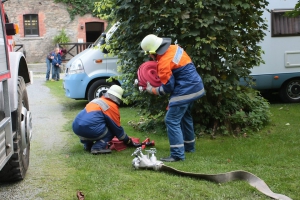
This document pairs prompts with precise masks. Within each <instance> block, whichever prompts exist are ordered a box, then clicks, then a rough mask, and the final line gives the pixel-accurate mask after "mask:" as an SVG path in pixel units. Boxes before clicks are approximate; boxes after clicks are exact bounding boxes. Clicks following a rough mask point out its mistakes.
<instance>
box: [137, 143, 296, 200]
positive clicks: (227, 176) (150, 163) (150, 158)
mask: <svg viewBox="0 0 300 200" xmlns="http://www.w3.org/2000/svg"><path fill="white" fill-rule="evenodd" d="M146 152H148V154H147V155H144V154H143V153H142V149H141V148H140V147H139V148H137V149H136V150H135V151H134V153H133V154H132V156H135V158H134V159H133V160H132V166H133V167H134V168H135V169H154V170H155V171H162V172H167V173H172V174H176V175H180V176H187V177H191V178H197V179H202V180H207V181H211V182H215V183H226V182H230V181H235V180H241V181H246V182H248V183H249V184H250V185H251V186H253V187H255V188H256V189H257V190H258V191H260V192H261V193H263V194H265V195H266V196H269V197H271V198H274V199H280V200H292V199H291V198H289V197H288V196H285V195H283V194H277V193H274V192H272V190H271V189H270V188H269V187H268V185H267V184H266V183H265V182H264V181H263V180H262V179H260V178H259V177H257V176H255V175H254V174H252V173H250V172H247V171H242V170H238V171H231V172H227V173H221V174H200V173H191V172H184V171H180V170H177V169H174V168H172V167H169V166H166V165H164V164H163V162H162V161H158V160H157V159H156V157H155V153H156V149H155V148H150V150H146Z"/></svg>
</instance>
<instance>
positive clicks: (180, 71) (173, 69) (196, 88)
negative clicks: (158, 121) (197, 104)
mask: <svg viewBox="0 0 300 200" xmlns="http://www.w3.org/2000/svg"><path fill="white" fill-rule="evenodd" d="M157 60H158V66H157V74H158V76H159V78H160V80H161V82H162V85H161V86H160V87H159V88H158V92H159V95H163V94H165V93H170V100H169V106H170V107H171V106H177V105H181V104H186V103H190V102H192V101H195V100H196V99H199V98H200V97H202V96H203V95H204V94H205V91H204V86H203V83H202V79H201V77H200V76H199V74H198V72H197V71H196V68H195V66H194V64H193V63H192V61H191V58H190V57H189V56H188V55H187V53H186V52H185V51H184V50H183V49H182V48H181V47H180V46H178V45H170V47H169V48H168V50H167V51H166V52H165V53H164V54H163V55H157Z"/></svg>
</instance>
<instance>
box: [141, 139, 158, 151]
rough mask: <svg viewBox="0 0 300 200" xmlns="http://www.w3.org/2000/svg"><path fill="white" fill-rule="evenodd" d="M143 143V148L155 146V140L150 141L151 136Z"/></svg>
mask: <svg viewBox="0 0 300 200" xmlns="http://www.w3.org/2000/svg"><path fill="white" fill-rule="evenodd" d="M141 144H142V149H145V148H146V147H148V146H150V147H153V146H155V142H154V140H152V141H150V138H146V139H145V140H144V141H143V142H142V143H141Z"/></svg>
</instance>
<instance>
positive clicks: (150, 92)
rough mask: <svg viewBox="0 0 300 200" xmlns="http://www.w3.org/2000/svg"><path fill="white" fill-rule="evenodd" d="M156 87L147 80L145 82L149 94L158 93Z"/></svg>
mask: <svg viewBox="0 0 300 200" xmlns="http://www.w3.org/2000/svg"><path fill="white" fill-rule="evenodd" d="M158 89H159V88H158V87H153V86H152V85H151V84H150V83H149V82H147V87H146V90H147V92H148V93H149V94H154V95H159V92H158Z"/></svg>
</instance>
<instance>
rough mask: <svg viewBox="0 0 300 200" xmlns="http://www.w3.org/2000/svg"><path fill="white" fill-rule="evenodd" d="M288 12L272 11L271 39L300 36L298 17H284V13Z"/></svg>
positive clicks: (299, 20) (299, 19)
mask: <svg viewBox="0 0 300 200" xmlns="http://www.w3.org/2000/svg"><path fill="white" fill-rule="evenodd" d="M286 11H288V10H272V12H271V27H272V29H271V30H272V31H271V33H272V37H282V36H297V35H300V16H298V17H286V16H284V13H285V12H286Z"/></svg>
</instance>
